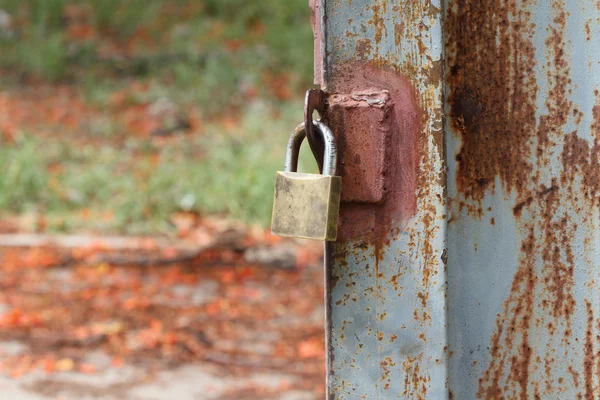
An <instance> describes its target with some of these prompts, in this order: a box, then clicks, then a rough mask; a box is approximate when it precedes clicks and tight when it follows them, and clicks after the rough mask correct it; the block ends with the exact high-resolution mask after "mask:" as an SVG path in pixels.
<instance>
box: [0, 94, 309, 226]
mask: <svg viewBox="0 0 600 400" xmlns="http://www.w3.org/2000/svg"><path fill="white" fill-rule="evenodd" d="M301 110H302V109H301V107H300V104H290V105H289V106H287V107H284V108H283V110H282V114H281V115H280V116H279V118H276V119H274V118H273V117H272V115H271V110H270V109H269V108H268V107H266V106H265V105H264V104H262V103H256V104H254V105H252V106H251V107H250V108H249V109H248V110H247V111H246V113H245V114H244V117H243V118H242V121H241V126H240V128H239V131H238V130H236V131H226V130H224V128H223V127H222V126H219V125H215V126H212V127H209V128H208V129H207V134H206V135H202V136H195V137H192V138H190V137H181V138H177V139H173V140H172V141H170V142H169V143H168V144H166V145H164V144H163V145H160V147H159V146H157V145H156V144H154V143H152V142H151V141H150V140H147V139H129V140H127V142H126V143H125V145H124V146H110V145H108V144H106V145H100V146H98V145H97V144H94V145H92V144H90V145H83V146H73V145H71V144H69V143H68V141H66V140H58V139H56V140H52V139H50V140H48V139H45V140H44V141H43V142H42V141H41V140H38V139H36V138H35V137H34V136H31V135H21V136H20V138H19V140H18V142H19V143H18V145H17V146H14V147H9V146H2V147H0V208H1V209H2V210H4V213H5V214H6V213H8V214H10V213H27V212H32V211H39V210H43V212H45V213H46V215H48V217H49V222H50V226H49V228H50V229H51V230H81V229H91V230H95V231H100V232H124V233H148V232H154V233H157V232H161V233H168V232H169V231H171V230H172V228H173V227H172V226H171V225H170V223H169V218H170V216H171V215H172V214H173V213H174V212H176V211H178V210H195V211H198V212H200V213H203V214H226V215H228V216H229V217H232V218H236V219H240V220H244V221H247V222H253V223H259V224H262V225H267V224H268V223H269V220H270V213H271V207H272V196H273V182H274V178H275V171H276V170H280V169H282V166H283V157H284V154H283V151H284V148H285V143H286V142H287V138H288V135H289V133H290V132H291V130H292V129H293V127H294V126H295V124H296V123H297V122H298V121H299V120H300V119H301V118H302V115H301V114H302V112H301ZM240 132H242V133H243V135H240ZM305 147H307V146H305ZM303 150H304V151H303V155H302V158H301V168H303V169H304V170H312V171H314V169H315V165H314V162H312V161H311V155H310V154H309V150H307V149H306V148H305V149H303ZM154 154H157V155H158V161H157V162H156V163H154V162H153V161H152V159H153V155H154ZM56 163H59V164H60V165H61V167H62V169H60V170H59V171H58V172H50V171H49V167H50V166H51V165H53V164H56ZM311 164H312V165H311ZM81 210H90V211H91V214H92V215H96V216H98V215H104V214H105V213H106V212H110V213H111V214H112V215H113V217H112V219H110V220H103V219H102V218H88V219H85V220H82V219H81V218H80V216H79V211H81Z"/></svg>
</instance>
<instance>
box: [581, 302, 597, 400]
mask: <svg viewBox="0 0 600 400" xmlns="http://www.w3.org/2000/svg"><path fill="white" fill-rule="evenodd" d="M585 309H586V313H587V329H586V332H585V347H584V349H585V355H584V360H583V371H584V372H583V375H584V379H585V398H586V399H594V358H595V353H594V311H593V309H592V304H591V303H590V302H589V301H586V302H585Z"/></svg>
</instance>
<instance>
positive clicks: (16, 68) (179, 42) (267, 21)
mask: <svg viewBox="0 0 600 400" xmlns="http://www.w3.org/2000/svg"><path fill="white" fill-rule="evenodd" d="M0 10H3V11H4V12H6V13H7V14H8V15H9V16H10V17H11V22H10V26H5V27H3V28H0V29H1V30H2V31H0V51H1V52H2V57H1V58H0V66H3V67H4V68H7V69H9V70H10V71H12V74H11V75H10V76H11V77H14V76H19V77H20V78H21V80H23V79H28V78H32V77H33V78H41V79H45V80H49V81H55V82H59V81H63V82H79V81H81V80H88V81H89V80H90V79H92V78H93V79H94V80H95V82H96V84H102V83H103V81H107V80H114V79H122V78H123V77H135V78H139V77H142V78H144V77H147V78H148V79H150V78H152V79H160V80H162V81H168V83H169V84H170V83H173V82H174V83H175V84H176V87H177V88H178V89H180V90H183V89H186V90H188V91H190V90H191V89H194V90H193V94H192V93H188V94H187V99H188V100H192V101H201V102H204V103H205V104H206V110H207V112H210V111H218V110H220V109H221V108H222V107H225V106H241V105H242V104H240V103H242V100H243V99H245V98H246V96H245V94H246V92H248V91H252V92H254V91H257V92H258V93H259V94H262V95H266V96H265V97H268V96H270V95H271V93H269V92H268V91H265V89H264V87H265V86H268V85H269V77H270V76H271V75H273V74H274V75H279V74H282V73H283V75H284V77H283V79H282V81H281V82H276V83H282V84H286V85H290V87H293V88H298V87H300V86H306V85H307V84H310V76H311V71H312V33H311V28H310V24H309V23H308V18H309V11H308V7H307V4H306V1H305V0H286V1H281V0H261V1H246V0H204V1H191V0H187V1H185V0H180V1H168V0H128V1H120V0H0ZM241 72H243V73H241ZM4 80H6V77H4ZM236 94H239V95H240V100H239V101H236V99H235V95H236Z"/></svg>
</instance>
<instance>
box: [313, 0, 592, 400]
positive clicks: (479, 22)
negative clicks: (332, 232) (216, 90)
mask: <svg viewBox="0 0 600 400" xmlns="http://www.w3.org/2000/svg"><path fill="white" fill-rule="evenodd" d="M311 8H312V11H313V26H314V28H315V55H316V56H315V79H316V83H317V84H320V85H321V87H322V88H323V89H324V90H325V91H326V92H327V98H326V105H327V107H326V108H325V110H324V112H323V113H322V114H323V115H322V118H323V120H324V121H325V122H326V123H327V124H328V125H329V126H330V127H331V129H332V130H333V132H334V135H335V137H336V140H337V145H338V149H339V153H338V156H339V160H340V162H339V164H338V166H339V167H338V169H339V172H340V174H341V175H342V179H343V186H342V187H343V189H342V206H341V210H340V224H339V232H338V240H337V242H335V243H332V244H328V245H327V256H326V265H327V293H326V297H327V308H328V310H327V316H328V322H327V332H328V392H329V398H331V399H361V398H363V399H394V398H399V399H446V398H450V399H460V400H469V399H566V400H568V399H600V268H599V264H600V226H599V225H600V207H599V206H600V176H598V174H600V94H599V90H600V3H599V2H598V1H597V0H546V1H542V0H491V1H487V2H485V1H475V0H461V1H459V0H446V1H445V2H440V1H439V0H313V1H312V4H311Z"/></svg>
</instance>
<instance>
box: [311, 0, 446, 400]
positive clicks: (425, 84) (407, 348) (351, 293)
mask: <svg viewBox="0 0 600 400" xmlns="http://www.w3.org/2000/svg"><path fill="white" fill-rule="evenodd" d="M320 6H321V11H322V12H325V13H326V18H325V19H324V26H323V27H322V28H323V29H321V30H320V31H321V34H322V35H323V46H322V48H321V51H322V52H323V56H324V59H323V60H322V61H323V63H322V65H323V68H324V82H322V83H323V84H324V88H325V89H327V91H328V92H330V93H336V92H339V93H351V92H352V91H354V90H364V89H369V88H372V89H383V90H388V91H389V92H390V95H391V98H392V101H393V104H394V106H393V114H392V119H393V122H392V129H391V135H392V137H391V141H390V145H389V149H388V151H389V154H388V156H389V157H388V158H387V159H388V163H387V164H386V171H385V176H386V197H385V200H384V202H383V203H382V204H378V205H375V204H342V208H341V211H340V212H341V216H340V220H341V224H340V232H339V236H338V237H339V240H338V242H337V243H335V244H333V245H331V246H330V249H329V250H330V255H329V261H328V264H329V267H330V268H331V272H330V276H329V277H328V286H329V298H328V301H329V312H328V315H329V317H330V320H329V328H328V331H329V334H330V339H329V341H330V342H329V347H328V349H329V374H328V388H329V396H330V397H329V398H331V399H355V398H364V399H388V398H389V399H443V398H447V387H446V384H447V380H446V334H445V296H446V293H445V292H446V289H445V280H446V278H445V265H444V259H445V251H444V249H445V213H446V205H445V200H444V199H445V197H444V183H445V175H444V164H443V126H442V114H443V111H442V85H441V81H442V75H441V74H442V68H441V64H442V62H441V51H442V37H441V5H440V4H437V3H436V2H435V1H433V2H430V1H427V0H386V1H375V0H338V1H336V0H327V1H326V2H324V3H321V4H320ZM318 64H319V63H317V65H318ZM316 75H317V78H318V77H319V76H321V74H320V73H319V71H316ZM325 117H326V120H327V116H325ZM332 124H333V126H332V129H333V130H334V133H336V135H338V138H340V136H339V135H343V133H344V130H343V126H336V125H335V123H332ZM365 134H368V132H365ZM342 139H343V137H342ZM360 156H361V157H368V154H360ZM359 161H360V158H359ZM340 162H341V163H350V162H353V161H352V160H340Z"/></svg>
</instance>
